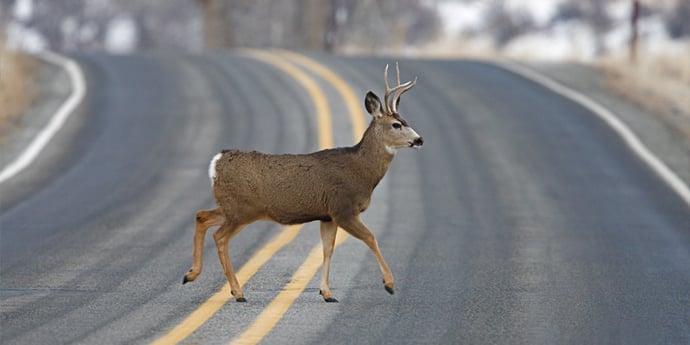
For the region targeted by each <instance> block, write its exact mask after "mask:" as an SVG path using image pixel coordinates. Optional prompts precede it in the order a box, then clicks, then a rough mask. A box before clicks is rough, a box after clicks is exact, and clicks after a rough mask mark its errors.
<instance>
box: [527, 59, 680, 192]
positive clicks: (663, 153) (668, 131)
mask: <svg viewBox="0 0 690 345" xmlns="http://www.w3.org/2000/svg"><path fill="white" fill-rule="evenodd" d="M524 66H526V67H529V68H531V69H533V70H536V71H537V72H540V73H542V74H544V75H546V76H547V77H549V78H551V79H554V80H555V81H557V82H559V83H561V84H563V85H565V86H568V87H570V88H572V89H574V90H576V91H578V92H580V93H582V94H584V95H585V96H587V97H589V98H591V99H592V100H594V101H596V102H598V103H599V104H601V105H602V106H604V107H605V108H608V109H609V110H611V111H612V112H613V113H614V114H616V115H617V116H618V117H619V118H620V119H621V120H622V121H623V122H624V123H625V124H626V125H627V126H628V127H630V129H631V130H632V131H633V132H634V133H635V134H636V135H637V136H638V137H639V138H640V140H641V141H642V142H643V143H644V144H645V145H646V146H647V147H648V148H649V150H650V151H652V152H653V153H654V154H655V155H656V156H657V157H659V159H661V160H662V161H663V162H664V163H665V164H666V165H667V166H668V167H669V168H670V169H671V170H673V171H674V172H675V173H676V174H677V175H678V177H679V178H680V179H682V180H683V181H684V182H685V183H686V184H690V140H689V139H688V138H685V137H684V136H682V135H681V134H680V133H679V132H678V131H677V130H675V129H674V128H673V125H672V124H671V123H669V122H666V121H664V120H662V117H661V116H658V115H657V114H653V113H652V112H650V111H649V110H647V109H644V108H643V107H641V106H639V105H637V104H635V103H633V102H632V101H630V100H628V99H625V98H623V97H622V96H619V95H617V94H616V93H615V92H614V91H613V90H611V89H610V88H608V87H607V81H606V77H605V75H604V74H603V73H602V71H600V70H598V69H597V68H595V67H593V66H587V65H582V64H576V63H529V64H524Z"/></svg>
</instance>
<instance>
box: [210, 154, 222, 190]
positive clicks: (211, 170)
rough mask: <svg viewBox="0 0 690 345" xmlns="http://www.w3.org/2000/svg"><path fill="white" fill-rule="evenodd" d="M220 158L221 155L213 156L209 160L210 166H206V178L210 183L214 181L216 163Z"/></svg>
mask: <svg viewBox="0 0 690 345" xmlns="http://www.w3.org/2000/svg"><path fill="white" fill-rule="evenodd" d="M222 156H223V154H222V153H219V154H217V155H215V156H213V159H211V164H209V165H208V177H209V178H210V179H211V183H213V182H214V181H215V179H216V162H217V161H218V160H219V159H220V157H222Z"/></svg>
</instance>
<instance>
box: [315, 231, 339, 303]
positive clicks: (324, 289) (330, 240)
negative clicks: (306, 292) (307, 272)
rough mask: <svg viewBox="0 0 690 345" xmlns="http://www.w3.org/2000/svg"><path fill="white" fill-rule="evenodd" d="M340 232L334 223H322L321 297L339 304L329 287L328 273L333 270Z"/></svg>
mask: <svg viewBox="0 0 690 345" xmlns="http://www.w3.org/2000/svg"><path fill="white" fill-rule="evenodd" d="M337 231H338V224H336V223H335V222H334V221H330V222H321V244H322V247H323V266H322V272H321V290H320V291H319V292H320V293H321V296H323V299H324V301H326V302H338V300H337V299H335V298H334V297H333V293H331V289H330V288H329V287H328V272H329V271H330V268H331V256H332V255H333V249H334V247H335V235H336V233H337Z"/></svg>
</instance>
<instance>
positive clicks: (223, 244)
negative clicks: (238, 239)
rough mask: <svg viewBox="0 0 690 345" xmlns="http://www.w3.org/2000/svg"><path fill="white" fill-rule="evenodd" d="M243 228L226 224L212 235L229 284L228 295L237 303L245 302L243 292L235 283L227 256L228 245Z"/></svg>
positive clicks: (235, 279) (230, 262)
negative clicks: (233, 297)
mask: <svg viewBox="0 0 690 345" xmlns="http://www.w3.org/2000/svg"><path fill="white" fill-rule="evenodd" d="M243 227H244V225H237V224H234V223H230V222H226V223H225V224H223V226H221V227H220V228H219V229H218V230H216V232H214V233H213V239H214V240H215V241H216V248H217V249H218V259H220V265H221V266H223V272H224V273H225V277H226V278H227V279H228V283H229V284H230V293H231V294H232V295H233V296H235V300H236V301H237V302H246V301H247V300H246V299H245V298H244V292H243V291H242V288H241V287H240V284H239V283H238V282H237V277H236V276H235V270H234V269H233V267H232V261H230V256H229V255H228V243H229V242H230V240H231V239H232V238H233V237H234V236H235V235H236V234H237V233H239V232H240V230H242V228H243Z"/></svg>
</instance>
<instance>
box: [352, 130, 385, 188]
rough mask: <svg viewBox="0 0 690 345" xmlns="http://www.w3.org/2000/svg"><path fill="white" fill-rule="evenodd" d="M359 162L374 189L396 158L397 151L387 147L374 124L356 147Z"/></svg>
mask: <svg viewBox="0 0 690 345" xmlns="http://www.w3.org/2000/svg"><path fill="white" fill-rule="evenodd" d="M355 148H356V149H357V154H358V158H359V159H358V161H359V163H360V164H361V165H362V166H361V169H362V171H363V172H365V173H366V174H367V175H368V176H367V180H368V181H369V182H370V183H371V184H372V189H373V187H375V186H376V185H377V184H378V183H379V181H381V179H382V178H383V176H384V175H386V172H387V171H388V167H389V166H390V164H391V162H392V161H393V157H395V151H394V150H391V149H390V148H388V147H386V145H385V144H384V143H383V142H382V140H381V138H380V135H378V133H376V128H375V125H374V123H373V122H372V123H371V124H370V125H369V127H368V128H367V130H366V131H365V132H364V135H363V136H362V140H360V142H359V143H358V144H357V145H356V146H355Z"/></svg>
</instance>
